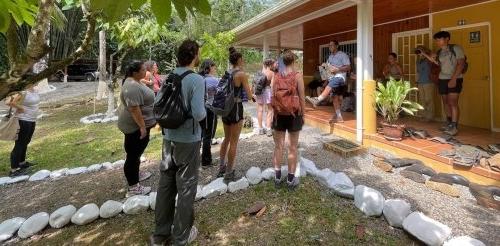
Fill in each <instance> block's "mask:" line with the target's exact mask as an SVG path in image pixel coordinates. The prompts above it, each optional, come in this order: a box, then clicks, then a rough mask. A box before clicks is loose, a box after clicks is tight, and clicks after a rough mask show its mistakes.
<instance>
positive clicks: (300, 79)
mask: <svg viewBox="0 0 500 246" xmlns="http://www.w3.org/2000/svg"><path fill="white" fill-rule="evenodd" d="M295 78H296V79H297V83H298V87H299V88H298V89H299V100H300V111H299V115H304V111H305V109H306V101H305V91H304V78H303V77H302V74H300V73H297V75H295Z"/></svg>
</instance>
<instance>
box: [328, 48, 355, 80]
mask: <svg viewBox="0 0 500 246" xmlns="http://www.w3.org/2000/svg"><path fill="white" fill-rule="evenodd" d="M328 64H330V65H332V66H335V67H337V68H341V67H343V66H347V65H351V60H350V59H349V56H348V55H347V54H346V53H344V52H342V51H340V50H338V51H337V52H335V54H331V55H330V56H329V57H328ZM333 77H336V78H343V79H344V81H346V77H347V72H343V73H336V74H335V75H334V76H333Z"/></svg>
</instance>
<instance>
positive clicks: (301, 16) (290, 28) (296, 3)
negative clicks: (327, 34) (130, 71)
mask: <svg viewBox="0 0 500 246" xmlns="http://www.w3.org/2000/svg"><path fill="white" fill-rule="evenodd" d="M359 1H363V0H288V1H285V2H284V3H281V4H279V5H277V6H275V7H273V8H270V9H268V10H266V11H264V12H262V13H261V14H259V15H258V16H256V17H254V18H252V19H250V20H249V21H247V22H245V23H243V24H241V25H240V26H238V27H236V28H235V29H233V31H234V32H235V34H236V41H235V43H236V45H238V46H245V47H262V43H263V38H262V37H263V36H264V35H266V36H267V39H268V42H269V45H270V47H271V48H292V49H302V48H303V40H304V32H305V30H304V25H303V24H304V23H310V22H312V21H313V20H317V19H319V18H320V17H325V16H327V15H330V14H333V13H335V12H339V11H341V10H345V9H348V8H351V7H352V9H354V11H349V12H353V13H354V15H353V16H352V15H344V14H342V15H339V16H340V18H342V19H337V20H335V19H331V18H330V19H329V20H335V21H334V22H333V21H332V22H330V23H324V22H323V23H322V24H319V23H316V24H317V25H308V28H310V27H311V26H314V28H318V29H320V30H321V29H322V28H321V27H322V25H335V28H334V29H335V30H336V31H337V32H344V31H349V30H353V27H354V29H355V28H356V11H355V8H356V4H357V3H358V2H359ZM489 1H491V0H422V1H414V0H374V3H373V12H374V22H373V23H374V24H375V25H380V24H383V23H386V22H392V21H397V20H404V19H408V18H411V17H417V16H422V15H427V14H431V13H435V12H439V11H444V10H448V9H454V8H460V7H464V6H467V5H471V4H477V3H481V2H489ZM351 22H352V23H351ZM330 29H331V28H330ZM320 30H317V31H320ZM315 33H318V32H315Z"/></svg>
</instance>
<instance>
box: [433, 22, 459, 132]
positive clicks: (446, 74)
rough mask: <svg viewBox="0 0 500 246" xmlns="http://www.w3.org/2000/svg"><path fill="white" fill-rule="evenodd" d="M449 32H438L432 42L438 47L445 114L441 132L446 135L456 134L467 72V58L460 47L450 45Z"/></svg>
mask: <svg viewBox="0 0 500 246" xmlns="http://www.w3.org/2000/svg"><path fill="white" fill-rule="evenodd" d="M450 38H451V35H450V33H449V32H446V31H440V32H438V33H436V34H434V41H435V42H436V45H437V46H438V47H439V50H438V52H437V57H436V60H437V61H436V62H437V63H438V64H439V67H440V70H441V71H440V73H439V85H438V86H439V94H440V95H441V98H442V100H443V105H444V111H445V113H446V125H445V126H443V127H442V128H441V130H442V131H443V132H444V133H445V134H448V135H451V136H455V135H456V134H457V133H458V128H457V127H458V119H459V116H460V110H459V108H458V99H459V95H460V93H461V92H462V84H463V73H464V72H465V71H466V70H467V58H466V56H465V54H464V50H463V48H462V47H461V46H460V45H457V44H450Z"/></svg>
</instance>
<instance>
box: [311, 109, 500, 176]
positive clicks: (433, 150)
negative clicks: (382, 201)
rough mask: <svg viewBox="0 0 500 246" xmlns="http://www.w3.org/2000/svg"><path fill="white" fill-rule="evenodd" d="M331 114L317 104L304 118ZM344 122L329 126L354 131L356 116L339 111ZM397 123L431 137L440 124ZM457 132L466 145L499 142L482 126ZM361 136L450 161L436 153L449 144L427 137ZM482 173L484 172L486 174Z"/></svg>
mask: <svg viewBox="0 0 500 246" xmlns="http://www.w3.org/2000/svg"><path fill="white" fill-rule="evenodd" d="M332 115H333V107H326V106H323V107H318V108H317V109H313V108H310V107H309V108H306V114H305V118H306V119H309V120H313V121H316V122H319V123H322V124H329V120H330V118H331V116H332ZM342 115H343V118H344V121H345V122H344V123H341V124H339V123H335V124H334V125H333V127H334V128H338V129H340V130H344V131H348V132H351V133H355V132H356V119H355V113H343V114H342ZM401 122H402V123H403V124H406V125H407V126H411V127H414V128H416V129H423V130H426V131H427V132H428V133H429V134H430V135H431V136H440V135H442V133H441V132H440V131H439V127H440V126H441V124H442V123H439V122H422V121H419V120H418V119H417V118H410V117H407V118H402V119H401ZM459 130H460V132H459V134H458V135H457V136H456V139H457V140H459V141H460V142H462V143H464V144H470V145H478V146H483V147H487V145H488V144H500V133H498V132H491V131H489V130H486V129H479V128H474V127H467V126H460V127H459ZM365 138H369V139H372V140H376V141H378V142H381V143H384V144H387V145H390V146H394V147H398V148H401V149H404V150H406V151H409V152H412V153H414V154H419V155H423V156H425V157H427V158H431V159H433V160H436V161H439V162H443V163H445V164H448V165H452V163H453V162H452V160H451V159H449V158H445V157H442V156H439V155H438V154H439V153H440V152H441V151H443V150H448V149H451V148H452V146H451V145H449V144H441V143H436V142H433V141H430V140H424V139H412V138H405V139H404V140H403V141H387V140H386V139H385V138H384V137H383V136H382V135H380V134H374V135H368V136H365ZM476 169H478V168H476V167H475V168H474V170H473V171H474V172H477V173H485V171H486V173H487V175H486V176H488V177H494V178H496V179H498V180H500V173H496V172H491V171H489V170H484V169H483V170H476ZM486 173H485V174H486Z"/></svg>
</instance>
